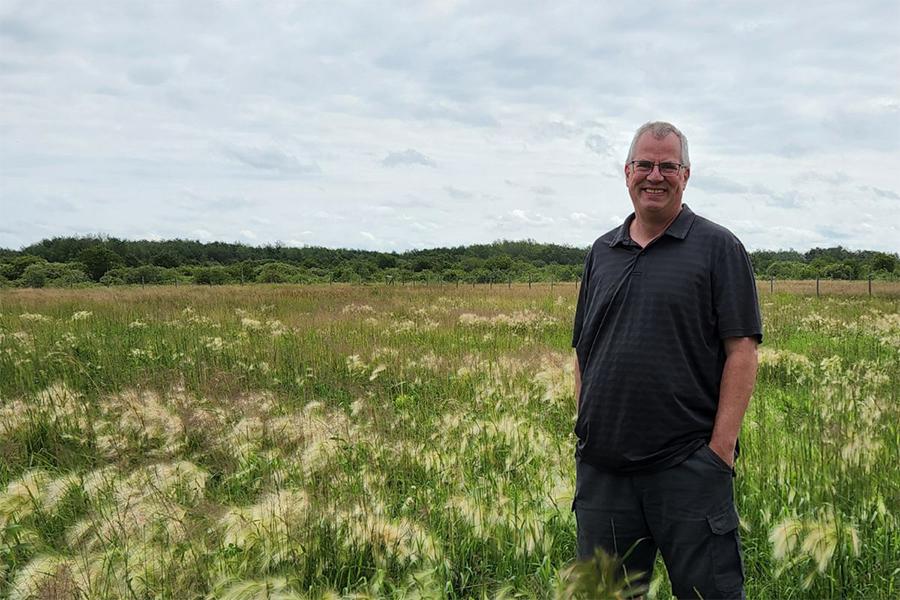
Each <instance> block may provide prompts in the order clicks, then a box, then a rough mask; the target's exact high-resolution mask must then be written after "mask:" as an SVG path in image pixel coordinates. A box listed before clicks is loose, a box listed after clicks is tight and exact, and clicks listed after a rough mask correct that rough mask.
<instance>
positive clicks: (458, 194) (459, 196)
mask: <svg viewBox="0 0 900 600" xmlns="http://www.w3.org/2000/svg"><path fill="white" fill-rule="evenodd" d="M444 190H445V191H446V192H447V194H448V195H449V196H450V197H451V198H453V199H454V200H468V199H470V198H473V197H475V194H473V193H472V192H467V191H465V190H460V189H457V188H455V187H453V186H452V185H445V186H444Z"/></svg>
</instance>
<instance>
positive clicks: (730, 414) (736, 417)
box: [709, 338, 758, 464]
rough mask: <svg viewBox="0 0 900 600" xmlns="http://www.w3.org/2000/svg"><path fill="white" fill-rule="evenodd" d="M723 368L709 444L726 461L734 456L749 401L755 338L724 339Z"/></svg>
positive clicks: (753, 378)
mask: <svg viewBox="0 0 900 600" xmlns="http://www.w3.org/2000/svg"><path fill="white" fill-rule="evenodd" d="M726 352H727V354H728V357H727V358H726V359H725V368H724V369H723V371H722V383H721V385H720V390H719V407H718V409H717V411H716V422H715V425H714V427H713V433H712V439H710V442H709V446H710V448H712V449H713V450H714V451H715V452H716V454H718V455H719V456H721V457H722V458H723V459H724V460H725V461H726V462H727V463H728V464H731V463H732V462H733V460H734V458H733V457H734V447H735V444H736V443H737V438H738V434H739V433H740V431H741V423H742V422H743V420H744V413H746V412H747V406H748V405H749V404H750V396H751V394H753V386H754V384H755V383H756V370H757V367H758V362H757V357H756V340H754V339H753V338H734V339H731V340H727V343H726Z"/></svg>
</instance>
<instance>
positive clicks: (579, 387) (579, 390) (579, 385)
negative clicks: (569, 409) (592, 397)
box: [575, 355, 581, 415]
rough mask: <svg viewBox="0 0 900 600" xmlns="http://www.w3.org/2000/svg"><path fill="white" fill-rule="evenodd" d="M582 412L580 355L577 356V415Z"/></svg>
mask: <svg viewBox="0 0 900 600" xmlns="http://www.w3.org/2000/svg"><path fill="white" fill-rule="evenodd" d="M579 410H581V365H579V364H578V355H576V356H575V414H576V415H577V414H578V411H579Z"/></svg>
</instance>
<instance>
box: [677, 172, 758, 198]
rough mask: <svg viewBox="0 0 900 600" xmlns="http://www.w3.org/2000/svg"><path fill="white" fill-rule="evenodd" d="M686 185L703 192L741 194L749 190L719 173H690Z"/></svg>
mask: <svg viewBox="0 0 900 600" xmlns="http://www.w3.org/2000/svg"><path fill="white" fill-rule="evenodd" d="M688 185H689V186H690V187H693V188H697V189H698V190H703V191H704V192H709V193H711V194H743V193H746V192H747V191H749V188H748V187H747V186H746V185H744V184H742V183H740V182H737V181H734V180H733V179H729V178H727V177H721V176H719V175H704V174H701V173H697V174H696V175H693V174H692V175H691V178H690V180H689V181H688Z"/></svg>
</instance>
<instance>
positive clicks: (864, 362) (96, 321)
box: [0, 285, 900, 598]
mask: <svg viewBox="0 0 900 600" xmlns="http://www.w3.org/2000/svg"><path fill="white" fill-rule="evenodd" d="M762 300H763V316H764V320H765V328H766V343H765V344H764V346H763V349H762V351H761V368H760V376H759V381H758V385H757V388H756V392H755V394H754V398H753V401H752V403H751V407H750V410H749V412H748V415H747V418H746V420H745V424H744V429H743V432H742V435H741V449H742V453H741V458H740V461H739V464H738V477H737V479H736V494H737V502H738V505H739V511H740V513H741V517H742V528H741V535H742V539H743V548H744V560H745V566H746V572H747V595H748V597H751V598H892V597H895V596H896V595H897V593H898V591H900V590H898V585H900V535H898V523H897V518H898V515H897V510H898V507H900V476H898V475H897V468H896V458H897V456H900V427H898V425H897V423H898V399H897V391H898V381H900V377H898V375H900V318H898V314H897V304H896V303H897V301H896V300H895V299H889V298H879V297H875V298H868V297H849V296H848V297H841V298H823V299H816V298H809V297H801V296H793V295H788V294H776V295H772V296H770V295H767V294H766V295H763V297H762ZM574 302H575V288H574V286H568V285H567V286H555V287H554V288H553V290H552V291H551V289H550V287H549V286H534V287H533V288H528V287H526V286H524V285H520V286H513V288H512V289H509V288H507V287H506V286H494V287H493V289H490V288H488V287H486V286H480V287H477V288H471V287H469V286H462V287H459V288H455V287H452V286H446V287H430V288H429V287H415V288H412V287H384V286H340V285H334V286H319V287H311V286H302V287H301V286H252V287H247V288H243V287H227V288H216V289H210V288H200V287H179V288H177V289H168V288H151V289H146V290H145V289H112V290H96V289H95V290H81V291H70V290H55V291H53V290H4V291H0V335H2V338H0V452H2V456H3V461H2V462H0V595H3V594H5V595H8V596H10V597H13V598H27V597H40V598H71V597H82V598H205V597H217V598H218V597H222V598H239V597H240V598H257V597H258V598H264V597H271V598H319V597H348V598H349V597H356V598H364V597H373V598H375V597H395V598H400V597H409V598H412V597H423V598H433V597H437V598H442V597H443V598H482V597H490V598H494V597H496V598H501V597H510V598H511V597H529V598H545V597H548V596H553V595H555V594H562V595H565V594H567V593H575V592H576V591H577V590H579V589H582V590H584V589H586V588H585V586H586V585H592V586H595V587H594V588H593V589H594V590H596V589H598V588H597V587H596V586H598V585H599V586H601V587H602V588H603V589H605V590H607V592H605V593H609V594H613V593H614V591H615V590H617V589H621V586H622V582H621V581H618V580H617V577H616V576H615V569H614V565H613V567H612V569H611V570H610V568H611V567H610V564H607V563H603V562H602V561H600V560H599V559H598V563H597V567H596V568H593V570H589V571H585V570H584V569H583V568H576V569H574V570H572V569H569V566H570V563H571V559H572V557H573V555H574V546H575V523H574V518H573V516H572V513H571V512H570V511H569V506H570V503H571V497H572V493H573V485H574V481H573V479H574V465H573V461H572V453H573V448H574V437H573V434H572V426H573V423H574V400H573V398H572V388H573V382H572V371H571V367H572V351H571V349H570V348H569V340H570V337H571V333H570V332H571V321H572V314H573V311H574ZM79 311H88V313H90V314H85V313H80V312H79ZM28 315H40V316H38V317H35V316H28ZM76 315H79V316H76ZM604 569H605V570H604ZM572 573H576V574H579V575H578V577H580V579H577V582H576V579H573V577H574V575H572ZM573 582H575V583H573ZM579 586H581V587H579ZM604 586H605V587H604ZM566 590H568V591H566ZM668 590H669V586H668V583H667V581H666V578H665V575H664V569H662V566H661V564H660V568H659V569H658V570H657V576H656V579H655V581H654V584H653V586H651V592H650V595H651V596H653V597H656V598H668V597H670V593H669V591H668ZM585 593H587V592H585ZM593 593H594V594H596V591H595V592H593ZM29 594H31V596H29ZM329 594H330V596H329Z"/></svg>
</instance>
